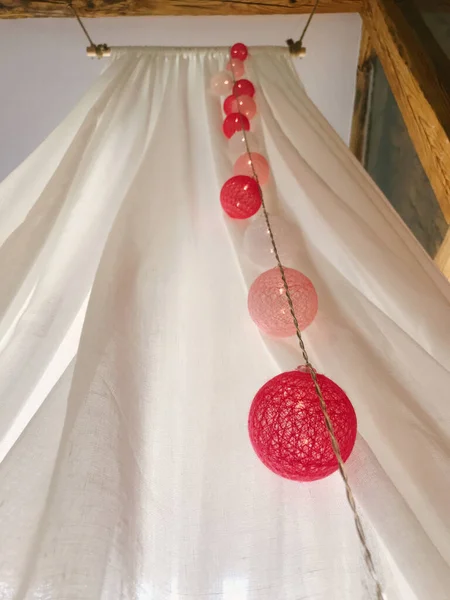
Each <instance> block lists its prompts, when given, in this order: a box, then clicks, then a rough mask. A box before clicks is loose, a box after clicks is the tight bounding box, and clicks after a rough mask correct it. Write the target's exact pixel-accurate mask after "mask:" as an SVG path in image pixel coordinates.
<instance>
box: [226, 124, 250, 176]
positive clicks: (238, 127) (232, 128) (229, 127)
mask: <svg viewBox="0 0 450 600" xmlns="http://www.w3.org/2000/svg"><path fill="white" fill-rule="evenodd" d="M222 128H223V132H224V134H225V136H226V137H227V138H228V139H230V138H231V137H232V136H233V135H234V134H235V133H236V131H242V130H245V131H248V130H249V129H250V123H249V120H248V119H247V117H246V116H245V115H240V114H239V113H231V114H229V115H228V116H226V117H225V120H224V122H223V126H222ZM242 174H243V175H245V173H242ZM236 175H240V173H236Z"/></svg>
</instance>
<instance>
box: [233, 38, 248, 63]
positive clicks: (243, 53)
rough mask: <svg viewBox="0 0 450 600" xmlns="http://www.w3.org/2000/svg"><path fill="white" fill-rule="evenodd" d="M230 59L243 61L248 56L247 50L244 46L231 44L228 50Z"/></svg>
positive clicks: (239, 43)
mask: <svg viewBox="0 0 450 600" xmlns="http://www.w3.org/2000/svg"><path fill="white" fill-rule="evenodd" d="M230 56H231V58H237V59H238V60H245V59H246V58H247V56H248V48H247V46H246V45H245V44H242V43H241V42H238V43H237V44H233V46H231V50H230Z"/></svg>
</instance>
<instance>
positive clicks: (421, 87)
mask: <svg viewBox="0 0 450 600" xmlns="http://www.w3.org/2000/svg"><path fill="white" fill-rule="evenodd" d="M430 1H431V2H432V1H433V0H430ZM427 7H430V5H429V4H428V5H427ZM434 7H435V8H436V9H437V10H450V2H447V1H446V0H440V1H439V0H437V2H435V4H434ZM361 16H362V19H363V29H362V37H361V48H360V56H359V62H358V71H357V78H356V95H355V108H354V115H353V123H352V134H351V143H350V147H351V149H352V151H353V152H354V154H355V155H356V156H357V158H358V159H359V160H361V162H363V163H364V159H365V156H364V152H365V146H366V138H367V123H368V116H369V112H370V91H371V83H372V82H371V78H372V76H373V70H372V68H371V65H372V64H373V60H372V59H373V58H374V57H375V56H378V59H379V60H380V62H381V65H382V67H383V70H384V72H385V74H386V77H387V80H388V82H389V85H390V87H391V90H392V93H393V95H394V98H395V100H396V102H397V105H398V107H399V109H400V112H401V114H402V117H403V120H404V122H405V125H406V128H407V130H408V133H409V135H410V138H411V140H412V142H413V144H414V147H415V150H416V152H417V155H418V157H419V159H420V161H421V163H422V166H423V168H424V170H425V173H426V174H427V176H428V179H429V180H430V183H431V186H432V188H433V191H434V193H435V196H436V199H437V201H438V203H439V205H440V207H441V210H442V213H443V215H444V218H445V220H446V222H447V224H448V225H449V229H448V231H447V235H446V236H445V238H444V241H443V243H442V245H441V247H440V249H439V250H438V253H437V255H436V257H435V262H436V264H437V266H438V267H439V269H440V270H441V271H442V272H443V273H444V275H446V276H447V277H448V278H449V279H450V60H449V58H448V57H447V56H446V55H445V53H444V51H443V50H442V48H441V47H440V46H439V44H438V42H437V41H436V40H435V39H434V37H433V35H432V34H431V32H430V31H429V29H428V27H427V26H426V24H425V22H424V20H423V18H422V16H421V14H420V11H419V9H418V8H417V5H416V3H415V1H414V0H363V7H362V11H361Z"/></svg>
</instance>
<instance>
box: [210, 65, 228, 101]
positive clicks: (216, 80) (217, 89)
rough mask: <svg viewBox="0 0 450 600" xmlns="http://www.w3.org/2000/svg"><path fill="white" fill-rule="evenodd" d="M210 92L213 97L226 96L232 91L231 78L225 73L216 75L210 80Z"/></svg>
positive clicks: (221, 72)
mask: <svg viewBox="0 0 450 600" xmlns="http://www.w3.org/2000/svg"><path fill="white" fill-rule="evenodd" d="M210 89H211V92H212V93H213V94H214V95H215V96H228V94H231V91H232V89H233V78H232V76H231V74H230V73H228V72H227V71H220V73H216V74H215V75H214V77H212V79H211V86H210Z"/></svg>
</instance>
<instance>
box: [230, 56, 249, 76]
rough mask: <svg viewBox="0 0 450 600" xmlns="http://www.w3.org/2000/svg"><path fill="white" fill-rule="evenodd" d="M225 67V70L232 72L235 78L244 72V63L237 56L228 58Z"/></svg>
mask: <svg viewBox="0 0 450 600" xmlns="http://www.w3.org/2000/svg"><path fill="white" fill-rule="evenodd" d="M226 68H227V71H230V73H233V76H234V78H235V79H239V77H242V75H243V74H244V73H245V67H244V63H243V62H242V60H239V58H232V59H231V60H229V61H228V63H227V67H226Z"/></svg>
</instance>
